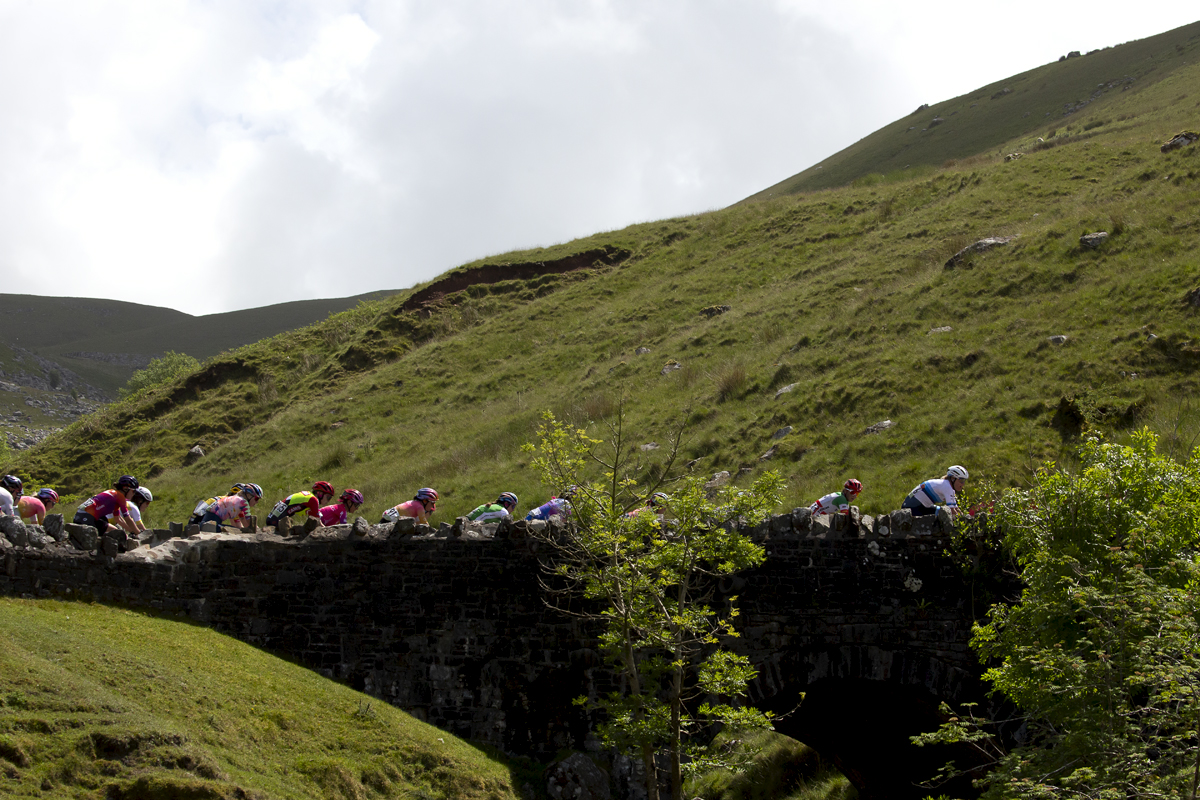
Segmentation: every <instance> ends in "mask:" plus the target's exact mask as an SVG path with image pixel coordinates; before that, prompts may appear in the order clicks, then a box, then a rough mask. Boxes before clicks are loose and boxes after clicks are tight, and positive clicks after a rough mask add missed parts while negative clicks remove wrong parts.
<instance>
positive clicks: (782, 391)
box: [775, 383, 800, 400]
mask: <svg viewBox="0 0 1200 800" xmlns="http://www.w3.org/2000/svg"><path fill="white" fill-rule="evenodd" d="M799 385H800V384H798V383H789V384H788V385H787V386H784V387H783V388H782V389H780V390H779V391H777V392H775V399H776V400H778V399H779V398H780V396H782V395H785V394H787V393H788V392H790V391H791V390H792V389H795V388H796V387H797V386H799Z"/></svg>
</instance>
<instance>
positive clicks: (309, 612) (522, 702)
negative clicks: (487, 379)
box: [0, 509, 982, 796]
mask: <svg viewBox="0 0 1200 800" xmlns="http://www.w3.org/2000/svg"><path fill="white" fill-rule="evenodd" d="M893 516H894V518H889V517H883V518H881V519H879V520H874V519H871V518H864V519H863V520H861V522H858V523H857V524H854V525H852V526H846V527H845V529H843V530H831V529H830V527H829V524H828V523H827V522H825V521H824V520H815V521H814V520H810V519H809V518H808V514H807V510H806V509H798V510H797V511H796V512H794V513H793V514H786V515H781V516H779V517H774V518H772V519H771V520H770V521H769V522H767V523H764V524H763V525H760V526H758V527H757V528H755V529H754V530H753V531H750V534H751V535H752V536H753V537H754V538H755V539H756V540H758V541H760V542H761V543H762V544H763V545H764V546H765V547H766V550H767V552H768V558H767V560H766V563H765V564H764V565H763V566H761V567H759V568H757V569H755V570H752V571H749V572H746V573H743V574H741V575H738V576H736V577H734V578H730V579H726V580H725V581H724V582H723V583H722V585H721V586H720V593H719V597H720V598H721V599H720V601H719V602H728V599H729V598H731V597H733V596H735V595H736V596H737V597H738V607H739V609H740V612H741V614H740V617H739V628H740V630H741V631H742V636H741V637H740V638H739V639H738V640H736V642H735V643H734V644H735V647H736V648H737V649H739V650H741V651H742V652H745V653H747V654H748V655H750V656H751V658H752V659H753V660H754V662H755V663H756V664H757V665H758V666H759V669H760V675H759V677H758V679H757V680H756V681H755V682H754V684H753V686H752V692H751V695H752V697H751V699H752V700H753V702H754V703H755V704H757V705H760V706H761V707H764V708H767V709H769V710H772V711H774V712H776V713H779V714H786V715H787V716H784V717H782V718H781V719H780V721H779V723H778V725H777V727H778V729H779V730H781V731H783V732H787V733H790V734H791V735H794V736H795V737H796V738H799V739H801V741H806V742H808V743H810V744H813V745H815V746H818V748H819V749H822V751H823V752H826V753H827V754H829V755H830V756H831V757H833V758H835V760H837V761H838V763H839V764H841V765H842V767H843V771H845V772H847V774H848V775H850V776H851V778H852V779H853V780H855V782H856V783H857V784H859V785H860V786H869V785H871V782H872V781H873V780H877V778H878V775H877V774H878V773H881V771H883V770H892V771H894V770H895V769H901V768H910V767H913V763H914V762H913V761H912V757H910V756H902V757H901V760H900V762H899V763H891V762H892V761H893V759H887V758H883V757H882V756H881V755H880V752H879V750H878V749H877V748H880V747H890V746H895V747H899V748H901V749H904V748H907V741H906V739H903V736H907V735H908V732H909V730H910V729H911V728H912V726H913V725H915V724H917V723H920V724H921V725H924V726H925V727H931V726H932V725H933V724H935V723H936V712H935V708H936V702H937V700H938V699H946V700H950V701H961V700H965V699H973V698H975V697H976V696H977V695H978V688H979V687H978V683H977V676H978V674H979V667H978V665H977V664H976V662H975V659H974V657H973V656H972V654H971V653H970V651H969V649H968V646H967V642H968V636H969V633H970V626H971V622H972V618H973V615H974V614H976V613H981V611H982V609H981V608H972V604H973V603H976V602H978V599H977V598H974V597H973V596H972V590H971V587H970V585H969V584H968V583H967V582H965V581H964V579H963V578H962V575H961V572H960V570H959V568H958V567H957V566H956V565H955V564H954V563H953V562H952V560H951V559H949V558H947V557H946V556H945V555H943V552H942V550H943V547H942V545H943V540H942V537H941V533H940V532H939V531H940V528H941V523H939V522H937V521H936V520H932V521H931V520H929V519H923V520H918V521H917V522H916V523H915V524H914V523H913V522H912V520H911V517H909V516H908V515H907V512H904V513H902V514H899V515H893ZM404 522H406V523H407V528H404V527H403V526H398V527H396V528H393V527H389V526H365V525H362V524H361V523H360V526H359V527H358V528H357V529H356V530H352V529H351V526H337V527H333V528H326V529H320V530H318V531H316V532H314V533H312V534H311V535H308V536H298V537H290V538H282V537H279V536H276V535H275V534H274V533H258V534H253V535H249V534H215V533H202V534H198V535H194V536H191V537H188V538H175V539H170V540H168V541H165V542H160V541H159V539H160V538H161V536H162V535H163V534H156V535H155V536H154V537H147V542H146V543H145V544H143V546H141V547H138V548H137V549H135V550H132V551H131V552H126V553H121V554H119V555H115V556H113V555H111V554H112V553H113V552H115V551H114V550H113V549H112V548H111V547H110V548H109V549H108V552H109V555H105V549H104V547H103V546H101V547H100V548H99V549H98V550H97V551H95V552H85V551H82V550H78V549H75V548H74V547H73V546H72V545H71V543H70V540H69V539H64V541H62V542H55V541H53V540H51V539H49V538H48V537H45V536H43V537H41V538H40V539H38V540H37V544H34V543H29V544H27V545H26V546H14V545H13V544H11V542H9V541H6V540H5V539H4V537H3V536H0V543H3V545H4V547H3V550H2V551H0V559H2V562H0V566H2V569H0V592H3V593H5V594H9V595H21V596H32V597H51V596H53V597H64V598H78V599H89V600H96V601H100V602H105V603H117V604H122V605H127V606H132V607H140V608H148V609H155V610H158V611H161V612H165V613H173V614H181V615H186V616H187V617H189V618H191V619H193V620H196V621H199V622H203V623H205V624H208V625H211V626H212V627H214V628H215V629H217V630H219V631H222V632H224V633H228V634H230V635H233V636H235V637H237V638H239V639H241V640H243V641H246V642H248V643H250V644H253V645H256V646H259V647H262V648H264V649H266V650H268V651H272V652H275V653H277V654H279V655H282V656H285V657H287V658H290V659H292V660H295V661H297V662H298V663H301V664H303V665H306V666H308V667H310V668H312V669H315V670H317V671H319V672H320V673H322V674H324V675H326V676H328V677H331V678H335V679H337V680H340V681H344V682H346V683H348V684H350V685H352V686H353V687H355V688H357V689H360V690H362V691H364V692H366V693H368V694H371V695H373V696H375V697H378V698H381V699H383V700H385V701H387V702H389V703H392V704H393V705H396V706H398V707H400V708H403V709H405V710H407V711H409V712H411V713H413V714H414V715H416V716H418V717H420V718H422V719H425V720H428V721H429V722H431V723H433V724H435V725H437V726H438V727H441V728H443V729H445V730H447V731H449V732H451V733H453V734H455V735H458V736H462V737H465V738H469V739H472V740H475V741H480V742H486V743H488V744H491V745H494V746H497V747H499V748H501V749H503V750H504V751H506V752H509V753H515V754H523V755H529V756H533V757H535V758H543V759H545V758H550V757H552V756H553V755H554V754H555V753H556V752H557V751H558V750H560V749H562V748H588V747H594V746H595V742H594V738H593V737H591V736H589V727H590V721H589V719H588V717H587V716H586V714H584V713H583V712H581V711H580V710H579V709H577V708H575V707H573V706H572V705H571V700H572V699H573V698H575V697H577V696H579V695H581V694H588V695H592V696H596V695H597V694H598V693H602V692H605V691H607V690H608V689H610V688H611V687H612V685H613V680H614V679H613V676H612V674H611V673H610V672H609V671H608V669H607V668H606V666H605V665H604V664H603V662H602V659H601V658H600V656H599V655H598V653H597V647H596V639H595V634H596V631H595V630H594V629H593V628H591V627H589V625H588V624H587V623H585V622H584V621H581V620H580V619H578V618H574V617H570V616H567V615H564V614H563V613H561V612H560V611H557V610H554V609H551V608H549V607H548V605H547V604H546V602H545V598H544V597H543V594H542V592H541V591H540V589H539V574H540V573H539V564H538V556H539V552H538V548H539V546H541V547H543V548H544V547H545V545H544V544H539V542H538V541H537V540H536V539H531V538H528V537H527V536H526V535H525V529H524V527H523V526H524V523H519V524H518V525H517V526H508V525H505V526H504V527H503V528H501V529H500V530H499V531H496V530H495V529H494V528H487V529H484V530H482V531H480V530H478V529H474V528H472V527H471V526H463V525H462V523H461V522H460V523H456V525H455V526H453V527H452V526H448V525H444V526H443V527H442V529H441V530H440V531H433V530H432V529H428V528H424V527H418V528H416V530H415V531H413V532H408V531H412V523H411V521H404ZM884 531H886V532H887V533H888V534H889V535H887V536H883V535H881V534H882V533H883V532H884ZM360 534H361V535H360ZM30 542H33V538H31V539H30ZM39 545H40V546H39ZM147 545H154V546H147ZM541 555H543V556H545V555H546V553H545V551H544V550H543V552H542V553H541ZM806 693H807V697H806V699H805V701H804V703H803V705H800V699H801V697H802V696H804V695H805V694H806ZM868 696H870V697H873V698H876V699H875V700H872V702H871V703H865V700H864V698H866V697H868ZM879 698H882V699H879ZM797 706H799V709H800V710H798V711H797ZM847 709H855V711H854V712H853V713H851V714H850V715H849V716H851V717H854V719H847V716H848V715H847ZM856 715H857V716H856ZM898 720H899V721H902V722H903V724H900V723H899V722H897V721H898ZM897 724H900V727H901V728H904V725H907V726H908V727H907V728H904V730H899V729H898V728H897V727H896V726H897ZM885 734H886V735H885ZM895 742H898V743H899V744H895ZM908 749H911V748H908ZM925 760H928V758H927V757H926V758H925ZM935 766H936V765H935ZM922 768H923V767H922ZM929 771H930V772H932V769H930V770H929ZM890 777H891V779H894V777H895V776H894V774H893V775H891V776H890ZM876 785H878V784H876ZM868 796H869V795H868ZM897 796H899V795H897ZM914 796H918V795H914Z"/></svg>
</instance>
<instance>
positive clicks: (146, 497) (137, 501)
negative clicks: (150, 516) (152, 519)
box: [108, 486, 154, 531]
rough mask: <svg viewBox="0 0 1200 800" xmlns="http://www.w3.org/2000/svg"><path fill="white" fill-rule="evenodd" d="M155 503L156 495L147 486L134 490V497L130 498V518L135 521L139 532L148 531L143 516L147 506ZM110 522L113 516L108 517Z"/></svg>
mask: <svg viewBox="0 0 1200 800" xmlns="http://www.w3.org/2000/svg"><path fill="white" fill-rule="evenodd" d="M152 502H154V495H153V494H152V493H151V492H150V490H149V489H147V488H146V487H145V486H139V487H138V488H136V489H134V490H133V496H132V497H130V498H129V518H130V519H131V520H133V524H134V525H135V526H136V527H137V529H138V530H139V531H144V530H146V526H145V525H144V524H143V523H142V514H144V513H146V506H148V505H150V503H152ZM108 518H109V521H111V520H112V518H113V515H112V514H109V515H108Z"/></svg>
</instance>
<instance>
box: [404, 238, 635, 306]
mask: <svg viewBox="0 0 1200 800" xmlns="http://www.w3.org/2000/svg"><path fill="white" fill-rule="evenodd" d="M630 255H631V253H630V252H629V251H628V250H622V249H620V248H617V247H602V248H597V249H595V250H586V251H584V252H582V253H576V254H575V255H573V256H567V257H566V258H560V259H557V260H555V261H527V262H524V263H519V264H483V265H482V266H478V267H469V268H467V269H463V270H457V271H455V272H452V273H450V274H449V275H447V276H446V277H445V278H442V279H441V280H440V281H435V282H434V283H431V284H430V285H429V286H426V287H425V288H424V289H422V290H421V291H419V292H416V293H414V294H413V296H412V297H410V298H408V299H407V300H405V301H404V305H402V306H401V307H400V310H401V311H417V310H419V309H421V308H424V307H425V306H428V305H431V304H433V303H436V302H437V301H438V300H439V299H441V298H442V297H444V296H445V295H448V294H452V293H454V292H461V291H462V290H463V289H466V288H468V287H470V286H476V285H478V284H481V283H482V284H487V283H499V282H500V281H512V280H522V281H524V280H529V279H530V278H537V277H540V276H542V275H557V274H561V273H564V272H574V271H575V270H579V269H595V268H596V267H610V266H612V265H613V264H620V263H621V262H622V261H624V260H625V259H627V258H629V256H630Z"/></svg>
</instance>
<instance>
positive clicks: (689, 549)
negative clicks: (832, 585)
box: [529, 409, 783, 800]
mask: <svg viewBox="0 0 1200 800" xmlns="http://www.w3.org/2000/svg"><path fill="white" fill-rule="evenodd" d="M623 421H624V411H623V409H619V410H618V411H617V412H616V414H615V417H614V420H613V421H612V422H611V424H609V426H608V439H607V441H601V440H598V439H594V438H592V437H590V436H589V435H588V434H587V432H586V431H585V430H584V429H582V428H575V427H571V426H568V425H566V424H564V423H562V422H560V421H559V420H557V419H556V418H555V417H554V415H553V414H552V413H549V412H547V413H546V414H545V415H544V417H543V422H542V425H541V426H540V427H539V429H538V444H537V446H536V447H535V446H533V445H530V446H529V449H530V451H531V452H534V453H536V455H535V457H534V459H533V466H534V468H535V469H536V470H537V471H538V472H539V474H541V475H542V476H543V479H544V480H545V481H546V483H548V484H550V485H552V486H571V485H574V486H576V487H577V489H576V491H575V493H574V496H573V497H572V500H571V503H572V506H573V508H574V513H573V514H572V515H571V516H570V517H569V518H568V520H567V523H566V530H565V532H563V533H561V534H559V533H557V532H555V531H553V530H552V529H551V530H550V532H548V533H546V534H544V537H545V540H546V541H547V542H548V543H550V544H551V545H553V547H552V549H551V552H552V555H551V556H550V557H548V558H547V560H546V561H545V562H544V566H545V567H546V569H547V572H548V573H549V575H550V576H551V580H550V581H549V583H548V588H549V589H550V591H552V592H556V593H557V594H558V595H559V596H560V597H564V598H568V602H569V598H578V597H582V598H584V599H585V600H590V601H598V602H599V605H600V610H599V611H597V612H595V613H594V614H592V616H594V617H596V618H598V619H600V620H602V621H603V632H602V633H601V637H600V639H601V643H602V646H603V649H604V652H605V654H606V655H607V657H608V658H609V660H610V661H611V662H612V663H613V664H614V665H615V666H616V667H617V669H618V670H619V671H620V672H621V674H622V676H623V678H624V681H625V684H626V688H625V689H624V690H621V691H615V692H613V693H612V694H610V695H609V696H607V697H604V698H600V699H598V700H597V701H596V705H598V706H599V707H600V708H601V709H603V710H604V711H605V712H606V716H607V719H606V721H605V722H604V723H602V724H601V725H600V726H599V731H600V734H601V736H602V737H603V739H604V741H605V742H606V743H608V744H609V745H612V746H615V747H617V748H619V749H621V750H622V751H626V752H635V753H637V752H640V754H641V756H642V760H643V764H644V765H645V766H646V774H647V776H648V779H647V782H648V784H649V787H648V788H649V789H650V792H651V796H652V797H653V796H655V795H656V793H657V786H656V779H655V777H654V776H655V775H656V772H655V765H654V753H655V752H656V751H657V750H659V749H660V748H665V749H666V750H667V752H668V754H669V755H670V759H671V787H672V794H673V796H674V797H675V798H676V799H677V800H678V798H680V797H681V796H682V794H681V793H682V768H683V765H684V764H685V763H686V765H687V768H688V769H689V770H702V769H706V768H709V767H712V766H714V765H717V764H723V763H724V762H725V759H723V758H722V756H721V754H720V752H719V751H712V750H709V749H706V748H704V747H702V746H700V744H699V738H701V737H700V734H702V733H703V732H704V731H705V730H707V729H708V727H709V726H711V725H712V724H713V723H721V724H722V725H725V726H729V727H731V728H733V729H735V730H736V729H746V728H759V727H767V726H769V720H768V719H767V717H766V716H765V715H764V714H762V713H761V712H759V711H757V710H756V709H753V708H748V707H744V706H740V705H737V704H736V703H735V702H734V701H735V700H736V698H737V697H739V696H740V695H742V694H743V693H744V692H745V688H746V684H747V683H748V682H749V681H750V680H752V679H753V677H754V675H755V674H756V672H755V670H754V669H753V668H752V667H751V666H750V664H749V661H748V660H747V659H746V658H745V657H743V656H739V655H737V654H735V653H733V652H731V651H730V650H728V649H726V648H725V646H724V645H725V643H726V642H727V641H728V640H729V639H730V638H732V637H736V636H737V635H738V634H737V631H736V630H735V629H734V627H733V620H734V618H735V617H736V615H737V609H736V598H732V599H731V600H730V601H729V603H728V606H727V608H724V609H718V608H716V607H715V606H714V588H715V580H716V579H717V578H720V577H721V576H726V575H730V574H733V573H735V572H737V571H739V570H743V569H747V568H749V567H753V566H755V565H757V564H759V563H761V562H762V561H763V559H764V558H765V554H764V551H763V549H762V547H760V546H758V545H756V544H754V543H753V542H751V541H750V540H749V539H748V538H747V537H746V536H744V535H743V534H741V533H740V532H739V531H738V530H737V529H736V527H735V525H736V524H738V523H742V524H746V523H749V524H754V523H757V522H759V521H761V520H762V519H764V518H765V517H766V516H767V515H768V514H769V513H770V511H771V509H773V508H774V507H776V506H777V505H778V503H779V492H780V489H781V488H782V485H783V482H782V480H781V479H780V478H779V476H778V474H777V473H774V472H767V473H765V474H764V475H762V476H761V477H760V478H759V479H758V480H757V481H756V482H755V484H754V486H753V487H752V488H750V489H748V490H739V489H734V488H728V487H727V488H722V489H720V490H718V491H716V492H715V493H713V494H712V496H710V495H709V494H707V493H706V491H705V488H704V485H703V482H702V481H701V480H699V479H697V478H694V477H693V478H685V479H681V480H678V481H675V482H674V483H673V484H672V486H671V488H672V494H671V497H670V500H669V501H668V503H667V509H665V516H663V517H660V516H659V514H658V513H656V512H657V511H659V509H657V508H655V509H651V508H649V507H643V508H634V506H636V505H638V503H639V500H640V499H641V498H647V497H649V496H650V495H651V494H653V492H654V490H655V489H656V488H657V487H658V485H659V484H661V482H662V478H661V477H660V479H659V481H658V482H656V483H655V484H652V485H649V486H647V485H641V484H639V483H638V481H637V480H636V479H635V478H634V477H633V476H632V475H631V474H630V469H629V462H628V459H627V457H626V454H627V453H628V442H627V434H626V432H625V430H624V427H623ZM676 453H677V449H676V448H672V449H671V455H670V456H668V458H667V463H666V465H665V467H664V468H663V469H662V470H661V471H658V470H656V471H658V472H660V474H666V473H667V472H669V469H670V466H671V464H672V463H673V457H674V455H675V454H676ZM592 466H595V467H598V468H599V469H600V470H602V475H601V476H600V477H599V478H597V479H593V480H588V479H587V475H588V473H589V469H590V468H591V467H592ZM575 613H581V612H579V611H578V609H576V610H575Z"/></svg>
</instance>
